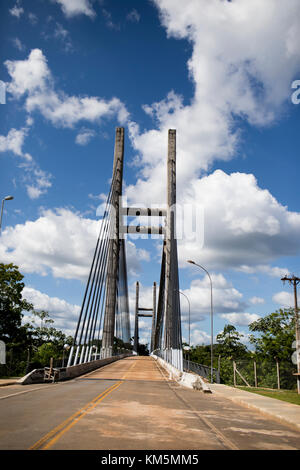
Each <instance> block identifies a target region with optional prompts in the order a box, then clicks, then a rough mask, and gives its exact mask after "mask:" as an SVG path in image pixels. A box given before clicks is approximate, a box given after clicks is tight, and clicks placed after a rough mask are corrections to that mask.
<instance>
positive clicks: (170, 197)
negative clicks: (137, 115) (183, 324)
mask: <svg viewBox="0 0 300 470" xmlns="http://www.w3.org/2000/svg"><path fill="white" fill-rule="evenodd" d="M175 204H176V130H174V129H169V134H168V161H167V205H168V214H167V227H166V274H165V275H166V286H165V289H166V295H165V345H164V346H165V348H167V349H171V348H172V347H173V346H174V345H173V344H172V343H173V328H174V327H175V325H174V323H173V303H174V302H173V301H174V292H173V291H174V288H175V286H174V282H173V281H174V280H173V276H172V274H173V273H172V271H173V270H172V261H173V260H172V257H174V253H173V249H172V248H173V240H174V239H175Z"/></svg>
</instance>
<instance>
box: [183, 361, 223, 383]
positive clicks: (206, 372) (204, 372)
mask: <svg viewBox="0 0 300 470" xmlns="http://www.w3.org/2000/svg"><path fill="white" fill-rule="evenodd" d="M183 370H184V371H185V372H189V371H190V372H195V374H198V375H200V376H201V377H203V378H204V379H207V380H209V381H210V373H211V369H210V367H209V366H204V365H203V364H198V363H197V362H191V361H188V360H186V359H184V360H183ZM213 375H214V377H213V381H214V382H215V383H217V384H219V383H220V372H219V371H218V369H213Z"/></svg>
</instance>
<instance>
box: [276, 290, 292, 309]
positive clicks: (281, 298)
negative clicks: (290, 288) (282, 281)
mask: <svg viewBox="0 0 300 470" xmlns="http://www.w3.org/2000/svg"><path fill="white" fill-rule="evenodd" d="M272 300H273V302H276V303H277V304H279V305H280V306H281V307H282V308H289V307H294V296H293V294H292V293H291V292H286V291H281V292H277V294H274V295H273V297H272Z"/></svg>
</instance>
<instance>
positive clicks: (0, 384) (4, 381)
mask: <svg viewBox="0 0 300 470" xmlns="http://www.w3.org/2000/svg"><path fill="white" fill-rule="evenodd" d="M17 380H18V378H15V379H0V387H5V386H6V385H14V384H15V383H17Z"/></svg>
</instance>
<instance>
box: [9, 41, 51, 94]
mask: <svg viewBox="0 0 300 470" xmlns="http://www.w3.org/2000/svg"><path fill="white" fill-rule="evenodd" d="M5 65H6V67H7V70H8V73H9V75H10V76H11V78H12V81H11V82H10V83H9V84H8V87H7V91H8V92H10V93H12V95H13V96H14V97H16V98H20V97H21V96H22V95H24V94H25V93H28V94H30V95H32V94H33V93H39V94H41V93H43V92H46V90H47V89H48V88H49V86H50V81H51V78H52V77H51V72H50V70H49V68H48V65H47V60H46V57H45V56H44V54H43V52H42V51H41V50H40V49H33V50H32V51H31V52H30V54H29V56H28V59H27V60H26V59H25V60H7V61H6V62H5Z"/></svg>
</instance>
